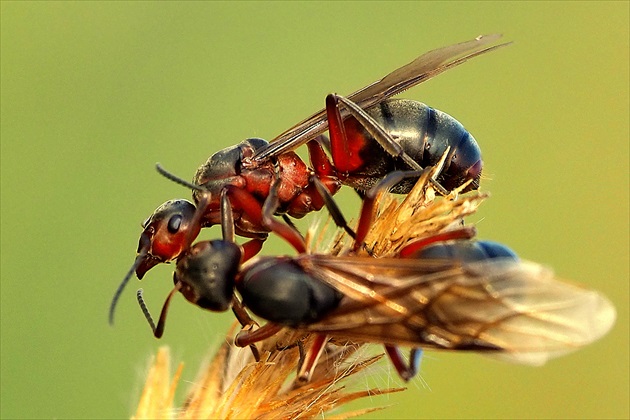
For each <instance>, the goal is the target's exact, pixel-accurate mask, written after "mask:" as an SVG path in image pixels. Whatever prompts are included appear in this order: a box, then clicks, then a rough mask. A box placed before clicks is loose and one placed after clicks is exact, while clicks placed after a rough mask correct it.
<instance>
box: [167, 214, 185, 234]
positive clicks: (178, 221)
mask: <svg viewBox="0 0 630 420" xmlns="http://www.w3.org/2000/svg"><path fill="white" fill-rule="evenodd" d="M181 225H182V215H181V214H177V215H175V216H173V217H171V218H170V219H169V221H168V226H167V228H168V231H169V232H170V233H177V232H178V231H179V228H180V227H181Z"/></svg>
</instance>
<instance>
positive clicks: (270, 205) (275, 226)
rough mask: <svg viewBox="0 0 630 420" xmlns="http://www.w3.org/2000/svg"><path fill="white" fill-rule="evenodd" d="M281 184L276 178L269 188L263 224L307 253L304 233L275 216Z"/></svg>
mask: <svg viewBox="0 0 630 420" xmlns="http://www.w3.org/2000/svg"><path fill="white" fill-rule="evenodd" d="M279 186H280V179H279V178H276V179H275V180H274V182H273V184H271V189H270V190H269V195H268V196H267V198H266V199H265V203H264V204H263V206H262V212H261V216H262V223H263V226H266V227H268V228H269V229H270V230H271V231H272V232H274V233H276V234H277V235H280V236H281V237H283V238H284V239H285V240H286V241H287V242H289V243H290V244H291V245H292V246H293V248H295V250H296V251H297V252H298V253H299V254H304V253H306V241H305V240H304V237H303V236H302V234H301V233H300V232H299V231H298V230H297V229H296V228H295V227H292V226H289V225H287V224H284V223H281V222H279V221H277V220H276V218H275V217H273V215H274V213H275V212H276V210H277V209H278V206H279V201H278V187H279Z"/></svg>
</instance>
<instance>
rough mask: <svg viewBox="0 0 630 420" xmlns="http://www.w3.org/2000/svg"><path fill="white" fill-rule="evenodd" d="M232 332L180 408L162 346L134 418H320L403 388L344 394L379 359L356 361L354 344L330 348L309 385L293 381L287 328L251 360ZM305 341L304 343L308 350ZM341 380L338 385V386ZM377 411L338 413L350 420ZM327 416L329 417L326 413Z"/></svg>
mask: <svg viewBox="0 0 630 420" xmlns="http://www.w3.org/2000/svg"><path fill="white" fill-rule="evenodd" d="M233 332H234V331H230V335H229V337H228V341H226V342H225V343H224V344H223V345H222V346H221V347H220V348H219V349H218V351H217V352H216V353H215V355H214V357H213V358H212V360H211V361H210V363H208V364H207V366H205V367H202V368H201V369H200V371H199V373H198V376H197V379H196V380H195V381H194V383H193V386H192V389H191V390H190V391H189V392H188V396H187V397H186V400H185V402H184V404H183V405H182V406H181V407H177V406H176V405H175V404H174V403H173V396H174V393H175V388H176V386H177V383H178V380H179V377H180V374H181V370H182V366H181V365H180V367H179V368H178V370H177V373H176V374H175V376H174V377H173V378H172V379H171V376H170V373H169V365H170V360H169V359H170V357H169V351H168V348H166V347H162V348H161V349H160V350H159V351H158V354H157V357H156V358H155V361H154V362H153V365H152V367H151V369H150V372H149V375H148V377H147V381H146V384H145V387H144V390H143V392H142V396H141V399H140V404H139V405H138V410H137V412H136V414H135V415H134V416H133V418H134V419H141V418H177V419H201V418H203V419H216V418H226V419H227V418H238V419H252V418H283V419H299V418H312V417H314V416H322V415H324V414H327V413H329V412H331V411H334V410H337V409H339V408H340V407H341V406H343V405H344V404H347V403H349V402H352V401H355V400H357V399H360V398H364V397H373V396H376V395H382V394H389V393H393V392H398V391H402V390H404V388H388V389H382V390H381V389H368V390H360V391H355V392H352V391H349V390H348V389H347V388H346V385H348V381H347V380H348V379H350V378H352V377H353V376H355V375H357V374H359V373H360V372H362V371H365V369H367V368H368V367H370V366H371V365H372V364H374V363H375V362H376V361H378V360H379V359H380V358H381V357H382V355H377V356H373V357H367V358H365V357H363V358H362V357H359V358H357V357H356V354H355V352H356V349H357V348H358V346H339V347H336V346H332V345H330V351H329V352H328V353H327V354H325V355H324V357H323V358H322V360H321V361H320V363H319V364H318V367H317V369H315V372H314V373H313V377H312V379H311V381H310V382H308V383H303V384H301V383H297V382H296V381H295V380H294V379H295V372H296V370H297V366H298V363H299V360H300V351H299V347H298V346H294V347H292V348H288V349H278V348H277V343H278V342H279V341H282V342H288V341H285V340H294V339H295V337H294V333H293V332H291V331H290V330H287V331H286V332H281V333H279V334H278V335H277V336H274V337H271V338H269V339H267V340H265V341H264V342H263V343H262V346H261V348H264V349H265V350H264V351H263V352H262V355H261V360H260V361H259V362H255V361H254V360H253V357H252V353H251V352H250V351H249V349H248V348H238V347H235V346H234V345H231V344H229V343H228V342H229V341H231V337H233ZM308 341H309V340H308V339H306V340H305V341H304V343H303V345H305V346H308V345H309V342H308ZM342 382H343V384H342ZM381 408H382V407H372V408H366V409H360V410H357V411H352V412H347V413H341V414H337V415H336V416H335V418H350V417H354V416H358V415H362V414H366V413H369V412H372V411H375V410H379V409H381ZM326 417H329V416H328V415H326Z"/></svg>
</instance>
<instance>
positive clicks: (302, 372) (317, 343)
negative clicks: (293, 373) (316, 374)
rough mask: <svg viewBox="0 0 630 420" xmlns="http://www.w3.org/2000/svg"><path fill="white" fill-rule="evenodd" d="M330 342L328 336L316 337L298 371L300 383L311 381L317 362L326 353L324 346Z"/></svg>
mask: <svg viewBox="0 0 630 420" xmlns="http://www.w3.org/2000/svg"><path fill="white" fill-rule="evenodd" d="M327 342H328V336H327V335H325V334H317V335H315V339H314V340H313V343H312V345H311V347H310V348H309V349H308V351H307V352H306V355H305V356H304V360H303V362H302V363H301V364H300V368H299V369H298V375H297V381H298V382H300V383H306V382H308V381H309V380H310V379H311V376H312V375H313V371H314V370H315V366H317V361H318V360H319V357H320V356H321V355H322V352H323V351H324V346H325V345H326V343H327Z"/></svg>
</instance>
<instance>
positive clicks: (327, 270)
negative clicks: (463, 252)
mask: <svg viewBox="0 0 630 420" xmlns="http://www.w3.org/2000/svg"><path fill="white" fill-rule="evenodd" d="M309 257H310V258H308V259H307V258H306V257H305V258H303V259H302V263H304V264H306V265H309V264H311V265H312V267H310V268H309V269H310V270H312V273H313V274H314V275H315V276H316V277H318V278H319V279H320V280H321V281H324V282H325V283H327V284H329V285H330V286H332V287H334V288H335V289H337V290H339V291H340V292H341V293H342V294H343V295H344V298H343V299H342V301H341V304H340V306H339V307H338V308H337V309H336V310H335V311H334V312H332V313H330V314H329V315H327V316H326V317H325V318H323V319H321V320H320V321H318V322H317V323H314V324H310V325H308V326H306V327H305V329H307V330H309V331H313V332H320V333H326V334H330V335H332V336H334V337H342V338H349V339H352V340H355V341H369V342H381V343H388V344H403V345H409V346H412V347H429V348H438V349H448V350H473V351H480V352H487V353H489V354H491V355H493V356H496V357H499V358H501V359H504V360H508V361H512V362H518V363H526V364H542V363H544V362H545V361H546V360H547V359H549V358H551V357H555V356H559V355H561V354H565V353H567V352H570V351H572V350H575V349H577V348H579V347H581V346H584V345H586V344H589V343H591V342H593V341H595V340H597V339H598V338H600V337H602V336H603V335H604V334H606V332H608V330H609V329H610V328H611V327H612V325H613V323H614V320H615V309H614V307H613V306H612V304H611V303H610V302H609V301H608V300H607V299H606V298H605V297H603V296H602V295H601V294H599V293H597V292H595V291H592V290H588V289H584V288H582V287H579V286H576V285H573V284H571V283H567V282H564V281H561V280H558V279H557V278H556V277H555V276H554V275H553V273H552V272H551V271H550V270H549V269H547V268H545V267H542V266H540V265H538V264H535V263H529V262H515V261H513V260H509V261H508V260H499V259H493V260H487V261H483V262H475V263H467V264H461V263H458V262H456V261H427V260H401V259H389V258H381V259H370V258H357V257H330V256H309ZM305 267H306V266H305Z"/></svg>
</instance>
